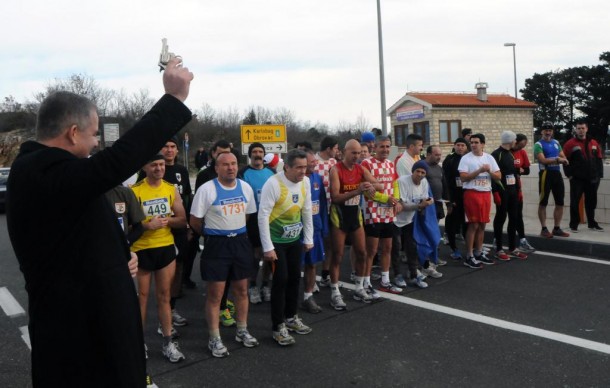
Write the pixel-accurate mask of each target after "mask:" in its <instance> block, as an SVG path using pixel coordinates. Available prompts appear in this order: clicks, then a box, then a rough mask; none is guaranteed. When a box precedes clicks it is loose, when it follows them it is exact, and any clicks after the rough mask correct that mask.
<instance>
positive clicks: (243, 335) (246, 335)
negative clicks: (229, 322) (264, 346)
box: [235, 329, 258, 348]
mask: <svg viewBox="0 0 610 388" xmlns="http://www.w3.org/2000/svg"><path fill="white" fill-rule="evenodd" d="M235 341H237V342H239V343H242V344H243V345H244V346H245V347H247V348H253V347H255V346H258V340H257V339H256V338H254V337H253V336H252V335H251V334H250V332H248V329H237V332H236V333H235Z"/></svg>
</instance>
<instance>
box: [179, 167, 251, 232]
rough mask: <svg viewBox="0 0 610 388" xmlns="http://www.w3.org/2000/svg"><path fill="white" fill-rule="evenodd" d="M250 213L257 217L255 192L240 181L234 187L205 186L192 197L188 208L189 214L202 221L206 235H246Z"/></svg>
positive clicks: (213, 182) (212, 183)
mask: <svg viewBox="0 0 610 388" xmlns="http://www.w3.org/2000/svg"><path fill="white" fill-rule="evenodd" d="M217 187H220V192H219V191H218V190H217ZM252 213H256V201H255V199H254V191H252V188H251V187H250V185H249V184H247V183H246V182H245V181H242V180H241V179H237V180H236V184H235V186H234V187H227V186H224V185H222V184H221V183H220V182H219V181H218V180H217V179H212V180H211V181H208V182H206V183H205V184H203V185H202V186H201V187H200V188H199V189H198V190H197V193H195V197H194V198H193V204H192V206H191V214H192V215H193V216H195V217H197V218H203V219H204V222H205V224H204V232H205V233H206V234H207V235H216V236H230V235H235V234H242V233H245V232H246V214H252Z"/></svg>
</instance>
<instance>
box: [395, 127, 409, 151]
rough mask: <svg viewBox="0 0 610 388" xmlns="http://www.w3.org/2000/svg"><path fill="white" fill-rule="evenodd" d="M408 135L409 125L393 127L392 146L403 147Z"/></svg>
mask: <svg viewBox="0 0 610 388" xmlns="http://www.w3.org/2000/svg"><path fill="white" fill-rule="evenodd" d="M408 134H409V124H405V125H397V126H395V127H394V145H395V146H398V147H404V146H405V142H406V141H407V135H408Z"/></svg>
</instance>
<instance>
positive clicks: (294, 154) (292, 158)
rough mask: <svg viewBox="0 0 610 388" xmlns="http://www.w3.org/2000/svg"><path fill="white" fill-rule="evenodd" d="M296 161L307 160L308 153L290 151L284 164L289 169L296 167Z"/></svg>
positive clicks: (295, 150)
mask: <svg viewBox="0 0 610 388" xmlns="http://www.w3.org/2000/svg"><path fill="white" fill-rule="evenodd" d="M295 159H307V153H306V152H305V151H303V150H299V149H296V148H295V149H293V150H290V151H288V153H287V154H286V159H285V160H284V164H285V165H286V166H288V167H293V166H294V161H295Z"/></svg>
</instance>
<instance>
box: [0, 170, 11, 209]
mask: <svg viewBox="0 0 610 388" xmlns="http://www.w3.org/2000/svg"><path fill="white" fill-rule="evenodd" d="M10 171H11V169H10V167H1V168H0V211H1V212H3V213H4V211H5V206H4V205H5V204H6V182H7V181H8V174H9V172H10Z"/></svg>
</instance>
